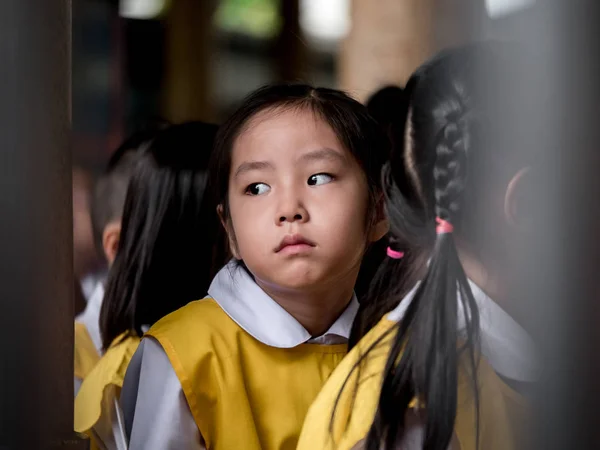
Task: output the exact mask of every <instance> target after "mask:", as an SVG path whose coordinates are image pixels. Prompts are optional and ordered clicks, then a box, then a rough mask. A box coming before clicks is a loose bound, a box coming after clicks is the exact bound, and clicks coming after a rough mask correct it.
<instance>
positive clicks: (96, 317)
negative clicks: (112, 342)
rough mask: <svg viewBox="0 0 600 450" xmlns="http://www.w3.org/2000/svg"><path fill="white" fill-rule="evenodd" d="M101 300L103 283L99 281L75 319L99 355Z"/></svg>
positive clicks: (102, 297) (100, 345)
mask: <svg viewBox="0 0 600 450" xmlns="http://www.w3.org/2000/svg"><path fill="white" fill-rule="evenodd" d="M102 300H104V283H102V282H100V281H99V282H97V283H96V287H95V288H94V290H93V291H92V295H91V296H90V298H89V300H88V302H87V305H86V307H85V309H84V310H83V312H82V313H81V314H79V315H78V316H77V317H76V318H75V320H76V321H77V322H81V323H83V324H84V325H85V327H86V329H87V332H88V333H89V335H90V338H92V342H93V343H94V347H96V350H97V351H98V354H99V355H102V336H101V335H100V310H101V309H102Z"/></svg>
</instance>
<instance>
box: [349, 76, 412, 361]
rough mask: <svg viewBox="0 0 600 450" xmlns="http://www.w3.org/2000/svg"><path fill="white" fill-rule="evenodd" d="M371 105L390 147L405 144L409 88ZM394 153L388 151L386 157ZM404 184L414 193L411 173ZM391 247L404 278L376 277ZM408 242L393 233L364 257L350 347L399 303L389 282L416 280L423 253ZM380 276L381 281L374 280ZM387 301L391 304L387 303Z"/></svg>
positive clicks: (388, 91) (382, 93)
mask: <svg viewBox="0 0 600 450" xmlns="http://www.w3.org/2000/svg"><path fill="white" fill-rule="evenodd" d="M367 109H368V111H369V113H370V114H371V116H372V117H373V118H374V119H375V120H376V121H377V123H379V126H380V127H381V128H382V130H383V131H384V133H385V134H386V135H387V136H388V139H389V141H390V144H391V147H390V149H391V150H392V151H393V149H397V148H402V146H403V141H404V126H405V122H406V115H407V112H408V95H407V93H406V91H405V89H403V88H401V87H399V86H392V85H389V86H385V87H383V88H381V89H380V90H378V91H377V92H375V93H374V94H373V95H371V97H369V99H368V101H367ZM389 157H390V155H389V154H385V159H386V161H387V160H388V159H389ZM398 182H399V183H400V188H401V190H402V192H403V193H405V194H406V195H407V196H410V197H413V196H414V194H412V193H411V185H410V182H409V180H408V177H405V178H403V179H399V180H398ZM388 246H389V247H391V248H392V249H393V250H395V251H401V252H403V253H404V258H403V259H402V261H400V262H398V263H397V264H401V266H400V267H402V268H404V269H403V273H402V278H401V279H391V278H389V277H384V278H382V277H378V278H376V274H377V271H378V269H379V267H380V265H381V264H382V263H383V262H384V260H385V259H386V258H388V256H387V255H386V248H387V247H388ZM408 247H409V246H408V243H407V242H404V241H402V240H401V239H398V238H395V237H393V236H392V235H391V234H389V233H388V235H387V236H386V237H385V238H384V239H381V240H380V241H378V242H376V243H374V244H373V245H372V246H371V247H370V248H369V250H368V251H367V253H366V254H365V257H364V258H363V262H362V264H361V269H360V273H359V275H358V279H357V281H356V287H355V291H356V294H357V296H358V299H359V302H360V308H359V310H358V312H357V314H356V318H355V319H354V323H353V325H352V331H351V333H350V339H349V341H348V349H349V350H351V349H352V348H353V347H354V346H355V345H356V344H357V343H358V341H360V339H361V338H362V337H363V336H364V335H365V334H366V333H367V332H368V331H369V330H370V329H371V328H373V326H375V324H377V322H379V320H380V319H381V317H382V316H383V315H384V314H385V313H386V312H389V311H390V310H392V309H393V308H394V307H395V306H396V305H395V304H394V300H393V299H389V298H387V297H385V296H384V295H381V294H380V292H382V291H385V289H386V286H387V285H388V284H389V283H394V284H395V285H396V286H397V285H398V283H399V282H402V284H403V285H404V286H405V287H406V288H407V290H408V289H410V288H411V287H412V285H413V284H414V279H415V276H413V274H412V269H414V268H416V267H419V265H420V264H418V261H416V260H415V259H416V257H417V256H418V255H419V253H416V252H408V251H407V249H408ZM374 280H378V282H377V284H374V283H373V281H374ZM385 302H387V303H388V305H385V304H384V303H385Z"/></svg>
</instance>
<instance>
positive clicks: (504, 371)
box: [387, 280, 540, 383]
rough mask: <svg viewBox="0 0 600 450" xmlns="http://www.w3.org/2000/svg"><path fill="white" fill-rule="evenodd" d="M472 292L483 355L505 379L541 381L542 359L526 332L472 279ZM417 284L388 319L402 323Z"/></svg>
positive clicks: (461, 320)
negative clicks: (540, 359)
mask: <svg viewBox="0 0 600 450" xmlns="http://www.w3.org/2000/svg"><path fill="white" fill-rule="evenodd" d="M469 285H470V286H471V292H472V293H473V297H474V299H475V303H477V307H478V309H479V328H480V343H481V353H482V355H483V356H484V357H485V358H486V360H487V362H488V363H489V364H490V365H491V366H492V367H493V368H494V370H495V371H496V373H498V374H499V375H500V376H501V377H503V378H505V379H509V380H514V381H517V382H524V383H531V382H535V381H537V380H538V378H539V375H540V373H539V368H540V364H539V359H538V353H537V351H536V348H535V344H534V342H533V340H532V338H531V337H530V336H529V334H528V333H527V332H526V331H525V329H524V328H523V327H522V326H521V325H519V324H518V323H517V322H516V321H515V320H514V319H513V318H512V317H511V316H510V315H509V314H508V313H507V312H506V311H504V310H503V309H502V308H501V307H500V305H498V304H497V303H496V302H495V301H494V300H492V299H491V298H490V297H489V296H488V295H487V294H486V293H485V292H483V290H482V289H481V288H480V287H479V286H477V285H476V284H475V283H473V282H472V281H471V280H469ZM418 286H419V284H418V283H417V285H416V286H415V287H414V288H413V289H412V290H411V291H410V292H409V293H408V294H407V295H406V297H404V299H403V300H402V301H401V302H400V304H399V305H398V306H397V307H396V308H395V309H394V310H392V311H391V312H390V313H389V314H388V315H387V318H388V319H389V320H392V321H395V322H399V321H400V320H402V318H403V317H404V314H405V313H406V310H407V308H408V306H409V305H410V302H411V301H412V299H413V297H414V295H415V293H416V291H417V288H418ZM458 295H459V298H458V300H459V303H458V310H457V316H458V329H459V330H463V329H464V328H465V316H464V309H463V306H462V302H461V301H460V293H458Z"/></svg>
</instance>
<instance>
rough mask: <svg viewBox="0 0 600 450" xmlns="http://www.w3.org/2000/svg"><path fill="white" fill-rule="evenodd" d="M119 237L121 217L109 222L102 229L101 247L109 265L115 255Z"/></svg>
mask: <svg viewBox="0 0 600 450" xmlns="http://www.w3.org/2000/svg"><path fill="white" fill-rule="evenodd" d="M120 239H121V219H119V220H114V221H112V222H110V223H109V224H108V225H106V226H105V227H104V230H103V231H102V248H103V249H104V255H105V256H106V260H107V261H108V265H109V267H110V266H112V264H113V262H114V261H115V258H116V257H117V250H118V249H119V241H120Z"/></svg>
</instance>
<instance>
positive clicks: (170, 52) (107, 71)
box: [73, 0, 532, 173]
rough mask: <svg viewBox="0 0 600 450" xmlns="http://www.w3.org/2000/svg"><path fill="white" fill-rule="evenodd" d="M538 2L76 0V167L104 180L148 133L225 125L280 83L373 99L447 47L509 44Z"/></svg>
mask: <svg viewBox="0 0 600 450" xmlns="http://www.w3.org/2000/svg"><path fill="white" fill-rule="evenodd" d="M531 2H532V0H485V1H484V0H78V1H74V2H73V127H74V146H73V151H74V162H75V164H76V165H78V166H81V167H83V168H85V169H87V170H89V171H90V172H92V173H93V172H97V171H98V170H101V168H102V166H103V165H104V163H105V161H106V158H107V157H108V155H109V154H110V152H111V151H112V150H113V149H114V148H115V147H116V146H117V145H118V143H119V141H120V140H121V139H122V138H123V136H124V135H125V134H126V133H128V132H129V131H131V130H132V129H133V128H134V127H135V126H137V125H138V124H142V123H143V122H144V121H146V120H149V119H152V118H156V117H162V118H165V119H167V120H170V121H182V120H189V119H201V120H207V121H213V122H219V121H221V120H222V119H223V118H224V117H225V116H226V115H227V114H228V113H229V112H230V111H231V110H232V108H234V107H235V105H236V104H237V103H238V102H239V101H240V100H241V99H242V98H243V97H244V96H245V95H246V94H247V93H249V92H250V91H251V90H253V89H255V88H257V87H259V86H261V85H263V84H265V83H269V82H273V81H306V82H309V83H312V84H316V85H321V86H329V87H338V88H342V89H344V90H347V91H349V92H350V93H352V94H353V95H354V96H355V97H356V98H358V99H359V100H362V101H364V100H366V98H368V96H369V95H370V94H371V93H372V92H373V91H374V90H376V89H377V88H379V87H381V86H383V85H386V84H390V83H394V84H404V83H405V82H406V80H407V78H408V76H409V74H410V73H411V72H412V70H413V69H414V68H415V67H416V66H418V65H419V64H420V63H421V62H423V61H424V60H425V59H426V58H428V57H429V56H430V55H432V54H433V53H434V52H435V51H436V50H437V49H439V48H441V47H445V46H448V45H454V44H457V43H460V42H465V41H468V40H473V39H481V38H485V37H487V36H488V35H489V33H490V30H496V31H494V32H495V33H496V35H498V34H502V33H500V32H499V31H498V30H501V29H502V28H503V25H502V24H503V22H504V21H507V20H508V21H510V20H513V19H505V17H507V16H508V17H512V16H514V11H518V12H519V13H521V12H522V10H523V9H526V8H527V7H528V6H529V4H530V3H531ZM492 19H494V20H492ZM491 22H493V23H494V24H495V25H494V26H493V27H490V26H489V23H491ZM498 24H500V25H498ZM504 28H506V27H504ZM496 37H497V36H496Z"/></svg>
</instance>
